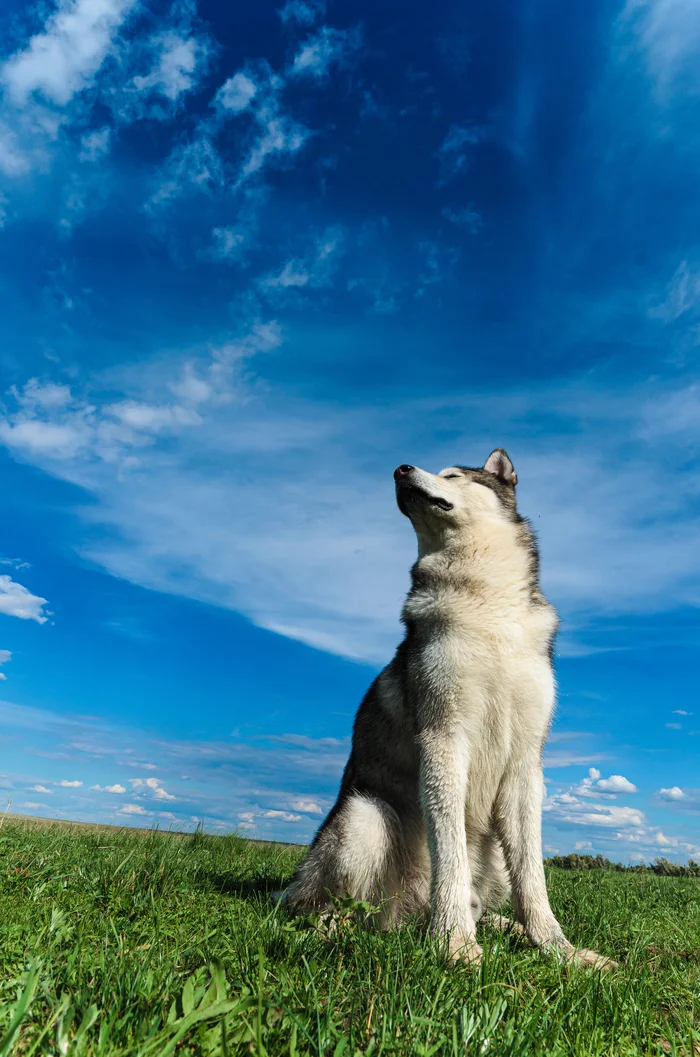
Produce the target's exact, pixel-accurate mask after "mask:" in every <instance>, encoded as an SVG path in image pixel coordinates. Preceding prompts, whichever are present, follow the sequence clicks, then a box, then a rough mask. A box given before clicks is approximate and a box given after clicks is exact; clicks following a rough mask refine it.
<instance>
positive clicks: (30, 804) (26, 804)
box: [20, 800, 49, 809]
mask: <svg viewBox="0 0 700 1057" xmlns="http://www.w3.org/2000/svg"><path fill="white" fill-rule="evenodd" d="M20 806H21V807H28V808H31V809H35V808H38V807H45V808H48V806H49V805H48V804H39V803H37V801H36V800H25V801H24V803H23V804H21V805H20Z"/></svg>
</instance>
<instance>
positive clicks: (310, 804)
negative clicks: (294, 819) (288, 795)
mask: <svg viewBox="0 0 700 1057" xmlns="http://www.w3.org/2000/svg"><path fill="white" fill-rule="evenodd" d="M289 806H290V807H291V808H292V809H293V810H294V811H301V812H303V813H304V814H305V815H322V814H323V813H324V812H323V808H322V807H320V806H319V805H318V804H317V803H316V801H315V800H305V799H304V798H302V797H294V798H293V799H292V800H290V801H289Z"/></svg>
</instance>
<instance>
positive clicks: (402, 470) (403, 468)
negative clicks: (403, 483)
mask: <svg viewBox="0 0 700 1057" xmlns="http://www.w3.org/2000/svg"><path fill="white" fill-rule="evenodd" d="M413 469H414V467H413V466H409V465H408V463H405V462H402V463H401V465H400V466H397V467H396V469H395V470H394V480H395V481H400V480H401V478H402V477H405V476H406V474H407V473H410V472H411V470H413Z"/></svg>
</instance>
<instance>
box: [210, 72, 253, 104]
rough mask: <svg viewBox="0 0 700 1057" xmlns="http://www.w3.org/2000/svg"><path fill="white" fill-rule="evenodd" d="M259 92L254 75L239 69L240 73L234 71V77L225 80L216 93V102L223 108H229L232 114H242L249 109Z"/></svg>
mask: <svg viewBox="0 0 700 1057" xmlns="http://www.w3.org/2000/svg"><path fill="white" fill-rule="evenodd" d="M257 92H258V86H257V84H256V83H255V81H254V80H253V79H252V77H249V76H248V74H246V73H244V72H243V71H242V70H239V71H238V73H234V75H233V77H229V79H228V81H225V82H224V83H223V84H222V86H221V88H219V90H218V92H217V93H216V97H215V104H216V105H217V106H219V107H221V109H222V110H228V111H230V113H232V114H240V113H241V112H242V111H243V110H247V109H248V107H249V106H250V104H251V103H252V101H253V99H254V98H255V96H256V95H257Z"/></svg>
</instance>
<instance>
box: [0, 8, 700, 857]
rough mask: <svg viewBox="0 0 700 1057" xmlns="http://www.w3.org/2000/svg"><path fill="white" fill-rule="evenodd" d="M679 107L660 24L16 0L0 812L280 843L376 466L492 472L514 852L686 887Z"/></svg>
mask: <svg viewBox="0 0 700 1057" xmlns="http://www.w3.org/2000/svg"><path fill="white" fill-rule="evenodd" d="M699 97H700V8H699V7H698V5H697V4H695V3H694V2H692V0H627V2H626V3H625V2H621V0H618V2H609V0H605V2H603V0H590V2H589V3H587V4H583V5H575V6H573V7H572V6H571V5H562V4H560V3H556V2H554V0H519V2H517V3H515V2H509V3H506V2H501V0H494V2H493V3H491V4H489V5H484V4H464V3H462V2H457V0H454V2H452V0H441V2H439V3H436V4H430V5H417V4H416V5H409V7H408V8H407V7H406V5H405V4H403V3H402V4H399V3H398V2H397V0H380V2H375V3H372V4H370V3H367V2H366V0H360V2H359V3H358V2H357V0H355V2H353V3H349V2H347V0H336V2H329V3H328V4H327V5H326V3H325V2H324V0H286V2H284V0H281V2H280V3H265V2H261V0H255V2H253V0H238V2H237V3H236V4H235V5H231V4H224V3H221V2H220V0H202V2H200V3H199V4H196V3H195V2H194V0H177V2H175V3H174V4H171V3H167V2H161V0H61V2H59V3H58V4H56V3H55V0H48V2H46V3H42V4H37V5H34V4H32V3H19V2H18V0H6V3H5V4H4V5H3V11H2V14H1V15H0V318H2V336H1V338H0V480H2V488H1V489H0V561H1V563H2V564H0V680H1V684H0V796H1V797H2V798H3V800H4V801H5V802H6V803H9V808H8V810H9V811H10V812H13V813H15V812H16V813H24V814H33V815H44V816H50V817H60V818H70V819H81V820H86V821H99V822H110V823H119V824H125V825H140V826H153V825H157V826H160V827H165V828H167V827H171V826H172V827H174V828H177V829H181V828H188V827H189V828H191V827H193V826H196V825H198V824H202V825H204V826H205V827H206V828H207V829H211V830H213V831H230V830H232V829H234V828H238V829H239V830H240V832H243V833H247V834H249V835H251V836H256V837H261V838H268V837H273V838H276V839H282V840H289V841H307V840H309V839H311V837H312V836H313V833H314V831H315V829H316V827H317V826H318V824H319V822H320V821H321V820H322V818H323V815H324V814H325V812H326V811H327V810H328V809H329V807H330V806H331V804H332V803H333V799H334V796H335V793H336V791H337V787H338V782H339V778H340V774H341V772H342V767H343V764H344V762H345V760H346V758H347V754H348V751H349V736H350V731H351V726H352V719H353V716H354V713H355V710H356V708H357V706H358V704H359V701H360V700H361V697H362V695H363V693H364V692H365V690H366V688H367V686H368V685H369V683H370V682H371V680H372V679H373V677H374V676H375V674H376V673H377V672H378V671H379V670H380V668H381V667H382V666H383V664H385V663H387V662H388V661H389V660H390V658H391V656H392V653H393V650H394V648H395V646H396V644H397V643H398V641H399V639H400V637H401V627H400V624H399V619H398V616H399V611H400V607H401V603H402V599H403V597H404V595H405V592H406V590H407V587H408V583H409V579H408V570H409V566H410V564H411V563H412V561H413V559H414V556H415V539H414V536H413V533H412V530H411V527H410V525H409V523H408V522H407V521H406V520H405V519H404V518H403V517H402V516H401V515H400V514H399V512H398V510H397V509H396V506H395V499H394V489H393V481H392V472H393V469H394V467H395V466H396V465H397V464H399V463H402V462H409V463H412V464H415V465H418V466H422V467H424V468H426V469H429V470H432V471H434V472H436V471H438V470H439V469H441V468H442V467H444V466H449V465H453V464H455V463H458V464H464V465H481V464H483V462H484V460H485V459H486V457H487V455H488V454H489V452H490V451H491V450H492V449H493V448H494V447H497V446H503V447H505V448H506V449H507V450H508V452H509V454H510V456H511V458H512V460H513V462H514V464H515V468H516V470H517V473H518V477H519V482H520V483H519V485H518V495H519V504H520V509H521V511H522V512H523V513H524V514H526V515H528V516H529V517H530V518H531V519H532V522H533V525H534V527H535V529H536V531H537V533H538V537H539V540H540V544H541V550H542V570H543V586H544V589H545V591H546V592H547V594H548V596H549V597H550V599H551V600H552V602H553V603H554V604H555V606H556V607H557V609H558V610H559V613H560V615H561V618H562V632H561V635H560V638H559V640H558V648H557V675H558V682H559V704H558V710H557V715H556V719H555V722H554V726H553V730H552V734H551V738H550V742H549V745H548V748H547V752H546V757H545V764H546V770H545V776H546V784H547V795H546V798H545V802H544V839H545V847H546V849H547V852H548V853H553V852H560V853H566V852H570V851H574V850H578V851H584V852H589V851H590V852H595V853H597V852H601V853H602V854H605V855H608V856H609V857H611V858H613V859H616V860H620V861H623V862H627V861H632V860H637V859H639V858H642V859H645V860H650V859H653V858H654V857H655V856H659V855H663V856H666V857H668V858H672V859H680V860H685V859H687V858H688V857H693V856H695V857H696V858H700V777H698V767H697V758H698V749H699V748H700V701H699V700H698V671H697V661H696V657H697V647H698V643H699V641H700V621H699V620H698V609H697V607H698V602H699V601H700V547H699V546H698V541H697V525H698V513H699V512H700V455H699V449H698V441H699V440H700V414H699V412H700V388H698V351H699V349H700V198H699V197H698V194H697V185H698V171H699V166H700V130H699V129H698V122H697V112H698V110H697V108H698V104H699V101H700V100H699ZM4 806H5V804H3V805H2V807H3V808H4Z"/></svg>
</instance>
